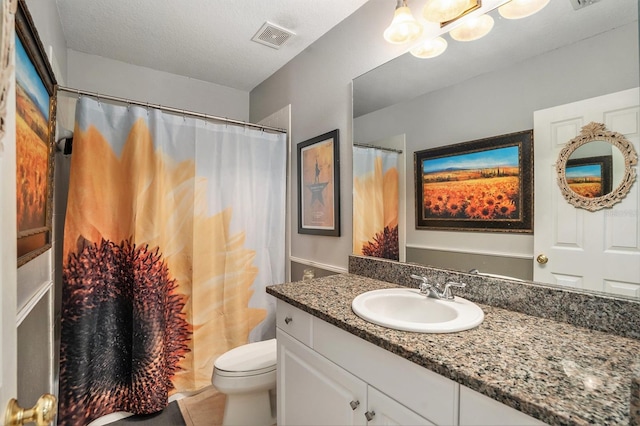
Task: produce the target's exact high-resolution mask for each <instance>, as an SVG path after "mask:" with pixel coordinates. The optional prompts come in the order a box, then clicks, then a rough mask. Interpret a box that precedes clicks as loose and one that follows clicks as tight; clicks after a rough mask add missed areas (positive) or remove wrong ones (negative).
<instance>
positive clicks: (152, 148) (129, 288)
mask: <svg viewBox="0 0 640 426" xmlns="http://www.w3.org/2000/svg"><path fill="white" fill-rule="evenodd" d="M285 173H286V144H285V135H280V134H279V135H276V134H270V133H266V132H262V131H258V130H251V129H248V128H243V127H239V126H230V125H220V124H212V123H210V122H209V123H208V122H206V121H203V120H198V119H193V118H187V117H182V116H175V115H170V114H164V113H162V112H161V111H159V110H155V109H147V108H140V107H133V106H117V105H110V104H104V103H101V102H98V101H95V100H93V99H91V98H86V97H83V98H81V99H80V100H79V101H78V106H77V109H76V124H75V129H74V144H73V154H72V160H71V172H70V182H69V193H68V203H67V212H66V218H65V230H64V250H63V265H62V270H63V272H62V273H63V296H62V335H61V351H60V392H59V399H60V402H59V416H58V424H60V425H74V426H76V425H85V424H88V423H89V422H91V421H92V420H94V419H96V418H98V417H101V416H104V415H106V414H109V413H112V412H117V411H126V412H130V413H135V414H147V413H153V412H156V411H159V410H161V409H163V408H164V407H165V406H166V405H167V403H168V397H169V396H170V395H172V394H173V393H175V392H185V391H194V390H198V389H201V388H203V387H205V386H208V385H210V383H211V375H212V372H213V362H214V361H215V359H216V358H217V357H218V356H219V355H221V354H222V353H224V352H226V351H227V350H229V349H231V348H234V347H236V346H239V345H241V344H244V343H247V342H250V341H257V340H263V339H265V338H270V337H274V333H275V324H274V323H275V320H274V318H275V314H274V311H275V308H274V302H273V300H272V299H271V298H269V297H268V296H267V295H266V293H265V286H267V285H270V284H275V283H280V282H284V265H285V260H284V254H285V253H284V251H285V250H284V235H285V230H284V226H285V217H284V212H285V181H286V176H285Z"/></svg>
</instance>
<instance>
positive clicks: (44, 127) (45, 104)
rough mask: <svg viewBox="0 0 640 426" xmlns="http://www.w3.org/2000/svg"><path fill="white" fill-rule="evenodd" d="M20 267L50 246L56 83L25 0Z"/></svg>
mask: <svg viewBox="0 0 640 426" xmlns="http://www.w3.org/2000/svg"><path fill="white" fill-rule="evenodd" d="M15 28H16V37H15V55H16V204H17V216H16V221H17V231H18V241H17V249H18V266H21V265H23V264H25V263H26V262H28V261H29V260H31V259H33V258H35V257H36V256H38V255H40V254H41V253H44V252H45V251H46V250H48V249H49V248H50V247H51V214H52V202H53V160H54V158H53V155H54V150H53V147H54V138H55V136H54V134H55V115H56V114H55V112H56V101H55V99H56V98H55V89H56V81H55V77H54V74H53V71H52V70H51V67H50V65H49V61H48V60H47V56H46V54H45V52H44V48H43V47H42V43H41V42H40V39H39V38H38V33H37V32H36V30H35V27H34V25H33V20H32V19H31V15H30V14H29V11H28V9H27V6H26V3H25V1H24V0H19V1H18V9H17V11H16V16H15Z"/></svg>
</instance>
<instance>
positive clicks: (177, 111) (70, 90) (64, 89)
mask: <svg viewBox="0 0 640 426" xmlns="http://www.w3.org/2000/svg"><path fill="white" fill-rule="evenodd" d="M57 89H58V91H62V92H67V93H75V94H77V95H84V96H91V97H93V98H97V99H98V100H103V99H104V100H107V101H113V102H121V103H123V104H130V105H138V106H142V107H146V108H155V109H159V110H161V111H166V112H171V113H174V114H181V115H189V116H191V117H198V118H204V119H205V120H215V121H221V122H223V123H230V124H236V125H239V126H245V127H253V128H256V129H260V130H269V131H272V132H277V133H287V131H286V130H285V129H280V128H278V127H272V126H265V125H262V124H254V123H248V122H246V121H241V120H234V119H232V118H225V117H217V116H215V115H209V114H204V113H201V112H194V111H187V110H184V109H180V108H172V107H168V106H163V105H158V104H150V103H148V102H140V101H134V100H131V99H125V98H119V97H117V96H109V95H103V94H101V93H95V92H89V91H86V90H80V89H73V88H70V87H65V86H58V87H57Z"/></svg>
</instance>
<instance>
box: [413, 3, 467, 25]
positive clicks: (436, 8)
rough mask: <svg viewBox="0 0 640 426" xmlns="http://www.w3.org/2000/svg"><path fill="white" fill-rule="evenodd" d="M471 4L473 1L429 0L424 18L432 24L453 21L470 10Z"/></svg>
mask: <svg viewBox="0 0 640 426" xmlns="http://www.w3.org/2000/svg"><path fill="white" fill-rule="evenodd" d="M471 3H472V1H471V0H427V3H426V4H425V5H424V9H423V10H422V16H423V17H424V19H426V20H427V21H430V22H438V23H440V22H447V21H451V20H453V19H455V18H457V17H458V16H460V15H461V14H462V13H464V11H466V10H467V9H469V8H470V7H471Z"/></svg>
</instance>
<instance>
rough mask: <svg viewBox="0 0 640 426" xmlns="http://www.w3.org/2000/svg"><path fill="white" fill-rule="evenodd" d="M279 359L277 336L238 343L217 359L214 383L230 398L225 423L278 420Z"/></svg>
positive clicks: (261, 424)
mask: <svg viewBox="0 0 640 426" xmlns="http://www.w3.org/2000/svg"><path fill="white" fill-rule="evenodd" d="M276 362H277V349H276V339H270V340H265V341H262V342H255V343H248V344H246V345H242V346H238V347H237V348H234V349H231V350H230V351H228V352H226V353H224V354H222V355H221V356H220V357H218V359H216V361H215V363H214V368H213V378H212V383H213V386H214V387H215V388H216V389H217V390H218V391H219V392H221V393H223V394H225V395H226V397H227V400H226V404H225V409H224V417H223V420H222V424H223V426H230V425H256V426H270V425H274V424H275V423H276V416H275V409H274V411H273V413H272V400H271V398H272V395H274V396H275V388H276ZM274 406H275V404H274Z"/></svg>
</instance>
